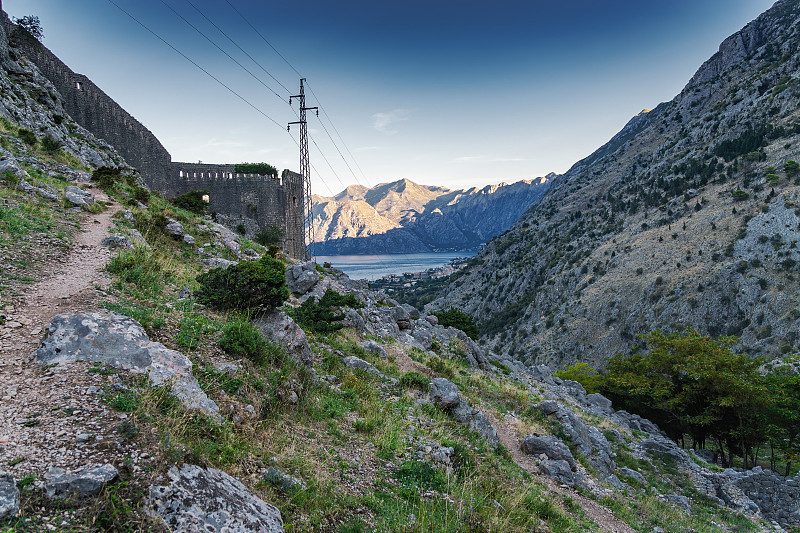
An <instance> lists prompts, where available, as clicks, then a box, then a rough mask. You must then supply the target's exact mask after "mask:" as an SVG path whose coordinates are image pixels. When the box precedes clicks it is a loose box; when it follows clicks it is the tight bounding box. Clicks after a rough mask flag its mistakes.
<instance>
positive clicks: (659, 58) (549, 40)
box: [3, 0, 772, 195]
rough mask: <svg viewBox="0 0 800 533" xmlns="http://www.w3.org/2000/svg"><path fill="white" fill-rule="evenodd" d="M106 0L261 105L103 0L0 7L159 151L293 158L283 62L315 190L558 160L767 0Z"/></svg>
mask: <svg viewBox="0 0 800 533" xmlns="http://www.w3.org/2000/svg"><path fill="white" fill-rule="evenodd" d="M114 1H115V2H116V3H117V4H119V6H120V7H122V8H124V9H125V10H127V11H129V12H130V13H131V14H132V15H134V16H135V17H136V18H138V19H139V20H140V21H141V22H143V23H144V24H145V25H147V26H148V27H149V28H150V29H151V30H152V31H154V32H156V33H158V34H159V35H161V36H162V37H163V38H165V39H166V40H167V41H169V42H170V43H171V44H172V45H173V46H175V48H177V49H179V50H180V51H181V52H183V53H184V54H186V55H187V56H188V57H190V58H191V59H192V60H194V61H195V62H197V63H198V64H199V65H201V66H202V67H203V68H205V69H206V70H208V71H209V72H210V73H211V74H213V75H214V76H215V77H217V78H219V79H220V80H222V81H223V82H224V83H225V84H227V85H228V86H230V87H231V88H233V89H234V90H235V91H236V92H237V93H239V94H240V95H241V96H242V97H243V98H245V99H246V100H248V101H249V102H251V103H252V104H253V105H255V106H256V107H257V108H258V109H259V110H260V112H261V113H263V114H265V115H267V116H268V117H269V119H268V118H265V117H264V116H263V115H262V114H260V113H259V112H256V111H254V110H253V108H252V107H250V106H248V105H247V104H245V103H244V102H242V100H240V99H239V98H238V97H236V96H234V95H233V94H231V93H230V92H229V91H228V90H226V89H225V88H223V87H222V86H220V85H219V84H217V82H215V81H214V80H212V79H211V78H209V77H208V76H207V75H206V74H204V73H203V72H201V71H200V70H199V69H198V68H197V67H195V66H194V65H192V64H191V63H189V62H188V61H186V60H185V59H184V58H183V57H181V56H180V55H179V54H177V53H176V52H175V51H173V50H172V49H170V48H169V47H168V46H166V45H165V44H164V43H162V42H161V41H159V40H158V39H157V38H156V37H154V36H153V35H152V34H150V33H149V32H148V31H147V30H145V29H143V28H142V27H141V26H139V25H138V24H137V23H136V22H134V21H133V20H131V19H130V18H129V17H128V16H126V15H125V14H124V13H123V12H122V11H120V10H119V9H118V8H117V7H115V6H114V5H113V4H112V3H111V2H110V1H109V0H71V1H69V2H65V1H64V0H4V1H3V8H4V10H5V11H6V12H8V13H9V15H11V16H16V17H21V16H24V15H29V14H34V15H37V16H39V17H40V19H41V22H42V25H43V27H44V32H45V38H44V44H45V45H46V46H47V47H48V48H50V49H51V50H53V51H54V52H55V53H56V55H58V56H59V57H60V58H61V59H62V60H64V61H65V62H66V63H67V64H68V65H69V66H70V67H71V68H72V69H73V70H75V71H76V72H79V73H81V74H86V75H87V76H89V77H90V78H91V79H92V80H93V81H94V82H95V83H97V84H98V85H99V86H100V87H101V88H102V89H103V90H104V91H105V92H107V93H108V94H109V95H110V96H111V97H113V98H114V99H115V100H116V101H117V102H119V103H120V104H121V105H122V106H123V107H125V108H126V109H127V110H128V111H129V112H130V113H131V114H132V115H134V116H135V117H136V118H137V119H139V120H140V121H141V122H142V123H144V124H145V125H146V126H147V127H148V128H150V129H151V130H152V131H153V132H154V133H155V134H156V136H158V138H159V139H160V140H161V142H162V143H163V144H164V145H165V146H166V148H167V149H168V150H169V151H170V153H171V154H172V156H173V159H174V160H176V161H204V162H213V163H225V162H241V161H266V162H269V163H271V164H273V165H275V166H277V167H278V168H291V169H293V170H297V169H298V167H299V164H298V159H299V155H298V150H297V145H296V144H295V140H293V138H294V139H296V137H297V130H296V129H295V128H293V131H292V134H291V135H289V134H288V133H287V132H286V129H285V124H286V123H287V122H289V121H292V120H296V117H295V115H294V114H293V111H292V109H291V108H290V107H289V105H288V96H289V94H290V92H291V93H292V94H296V91H297V90H298V85H299V75H298V72H299V73H300V74H302V75H303V76H305V77H306V78H307V79H308V86H309V87H310V89H311V90H312V91H313V95H309V99H308V102H307V105H309V106H314V105H321V106H322V108H323V110H324V112H323V113H321V116H320V118H319V119H317V117H315V116H313V115H312V116H310V117H309V130H310V132H311V135H312V138H313V140H314V142H312V144H311V162H312V165H313V167H314V168H313V170H312V191H313V192H314V193H316V194H323V195H330V194H333V193H336V192H338V191H339V190H341V189H343V188H344V187H345V186H347V185H350V184H353V183H356V182H358V183H361V184H363V185H366V186H373V185H376V184H378V183H382V182H388V181H394V180H397V179H400V178H408V179H411V180H413V181H416V182H419V183H424V184H429V185H443V186H446V187H450V188H462V187H471V186H483V185H487V184H490V183H498V182H501V181H506V182H511V181H516V180H519V179H523V178H532V177H537V176H542V175H545V174H547V173H548V172H551V171H553V172H563V171H565V170H567V169H568V168H569V167H570V166H571V165H572V164H573V163H574V162H575V161H577V160H579V159H581V158H582V157H585V156H586V155H588V154H589V153H591V152H592V151H594V150H595V149H596V148H598V147H599V146H600V145H601V144H603V143H604V142H606V141H607V140H608V139H609V138H611V137H612V136H613V135H614V134H615V133H616V132H617V131H619V129H620V128H622V126H624V125H625V123H626V122H627V121H628V120H629V119H630V118H631V117H632V116H633V115H635V114H636V113H638V112H639V111H641V110H642V109H643V108H653V107H655V106H656V105H658V103H659V102H662V101H666V100H670V99H672V98H673V97H674V96H675V95H676V94H677V93H678V92H680V90H681V89H682V88H683V86H684V85H685V84H686V82H687V81H688V80H689V78H690V77H691V76H692V74H693V73H694V72H695V71H696V70H697V68H698V67H699V66H700V65H701V64H702V62H703V61H705V60H706V59H708V58H709V57H710V56H711V55H712V54H713V53H714V52H715V51H716V50H717V48H718V46H719V44H720V42H722V40H723V39H724V38H725V37H727V36H728V35H730V34H732V33H734V32H735V31H737V30H739V29H740V28H741V27H742V26H744V25H745V24H746V23H748V22H749V21H750V20H752V19H754V18H755V17H756V16H757V15H758V14H759V13H761V12H762V11H764V10H766V9H767V8H769V7H770V6H771V4H772V1H771V0H770V1H766V0H670V1H669V2H667V1H664V0H662V1H658V2H655V1H651V0H639V1H632V0H606V1H604V2H598V1H597V0H560V1H540V0H528V1H519V0H498V1H493V2H488V1H482V2H478V1H471V0H460V1H455V0H427V1H420V0H405V1H403V2H396V1H388V0H377V1H364V0H357V1H349V0H343V1H340V2H333V1H330V0H328V1H320V0H307V1H305V2H302V3H300V2H289V1H285V0H284V1H280V2H278V1H272V0H267V1H262V0H214V1H211V0H114ZM190 1H191V4H193V5H194V6H196V7H197V8H198V9H199V11H200V12H202V13H203V14H204V15H205V16H207V17H208V18H209V19H211V20H213V21H214V23H215V24H216V25H217V26H219V27H220V28H221V29H222V30H224V31H225V32H226V33H227V34H228V35H229V36H230V37H231V38H232V39H233V40H234V41H235V42H236V44H238V45H239V46H240V47H241V48H243V49H244V50H245V51H246V52H247V53H248V54H249V55H250V56H252V57H253V58H255V59H256V61H257V62H258V65H256V64H255V63H253V62H252V61H251V60H250V59H249V58H248V57H247V56H246V55H245V54H243V53H242V52H241V51H240V50H239V49H238V48H237V47H236V46H235V45H234V44H232V43H231V41H229V40H228V39H227V38H226V37H224V36H223V35H222V34H221V33H219V31H218V30H217V29H215V28H214V26H212V25H211V24H209V22H208V21H207V20H206V19H205V18H204V17H203V16H202V15H201V14H200V13H199V12H198V11H197V10H195V9H194V8H193V7H192V5H191V4H190ZM228 2H230V4H232V5H233V6H235V8H236V9H238V10H239V12H240V13H242V14H243V15H244V16H245V17H246V19H247V21H248V22H249V23H250V24H252V25H253V26H254V27H255V28H257V29H258V31H259V32H260V33H261V34H262V35H263V36H264V37H265V38H266V39H267V40H268V42H269V43H270V44H271V45H272V46H273V47H274V48H275V49H277V50H278V52H280V54H281V56H283V58H282V57H281V56H279V55H278V54H276V53H275V51H274V50H273V49H272V48H271V47H270V46H269V45H268V44H267V43H266V42H265V41H264V40H262V39H261V37H259V35H258V34H257V33H256V32H255V31H254V30H253V29H252V28H251V27H250V26H249V25H248V23H247V22H245V21H244V20H243V19H242V18H241V17H240V16H239V15H238V14H237V13H236V12H235V11H234V10H233V9H232V8H231V5H229V3H228ZM167 6H171V7H172V8H173V9H174V10H175V11H177V12H179V13H180V14H181V15H182V16H183V17H185V18H186V19H187V20H189V21H190V22H191V23H192V24H194V25H195V26H196V27H197V28H199V29H200V30H201V32H202V33H203V34H204V35H206V36H207V37H208V38H209V39H211V40H213V41H214V42H215V43H217V45H218V46H219V47H221V48H223V49H224V50H225V51H226V52H227V53H228V54H230V55H231V56H233V57H234V58H235V59H236V60H237V61H239V62H240V63H241V64H242V65H244V66H245V67H247V69H248V70H250V72H252V74H254V75H255V77H256V78H258V80H260V81H258V80H257V79H254V77H253V76H251V75H250V74H248V73H247V72H245V71H244V70H242V69H241V68H240V67H239V66H237V65H236V63H234V62H233V61H232V60H230V59H229V58H228V57H226V56H225V55H224V54H223V53H222V52H220V51H219V50H218V49H217V48H216V47H214V46H213V45H211V44H210V43H209V42H208V41H207V40H206V39H204V37H202V36H201V35H200V34H199V33H198V32H196V31H195V30H194V29H192V28H191V27H190V26H189V25H187V24H186V23H185V22H184V21H183V20H181V19H180V18H179V17H178V16H176V15H175V13H173V11H171V10H170V9H169V8H168V7H167ZM284 58H285V59H286V60H287V61H288V64H287V61H284ZM259 65H260V66H259ZM262 67H263V69H264V70H262ZM295 70H296V71H297V72H296V71H295ZM264 71H267V72H269V74H271V75H272V76H274V77H275V78H276V79H277V80H278V81H279V82H280V84H279V83H276V82H275V81H274V80H273V79H272V78H271V77H269V76H268V75H267V74H266V73H265V72H264ZM265 85H266V86H268V87H265ZM307 92H308V91H307ZM275 93H277V95H276V94H275ZM315 96H316V97H317V98H318V101H317V98H315ZM296 108H297V106H296V105H295V107H294V109H296ZM270 119H272V120H270ZM273 121H274V122H273ZM323 125H324V126H325V128H327V130H328V133H329V134H330V137H332V138H333V140H334V141H335V143H336V145H337V146H338V150H337V146H334V145H333V144H332V142H331V140H330V138H329V136H328V134H327V133H326V131H325V129H324V128H323ZM340 136H341V138H340ZM342 139H343V142H342ZM340 152H341V154H342V155H340ZM342 156H343V157H342ZM351 156H352V157H351ZM326 159H327V161H326ZM353 159H355V162H354V161H353ZM345 161H347V163H345Z"/></svg>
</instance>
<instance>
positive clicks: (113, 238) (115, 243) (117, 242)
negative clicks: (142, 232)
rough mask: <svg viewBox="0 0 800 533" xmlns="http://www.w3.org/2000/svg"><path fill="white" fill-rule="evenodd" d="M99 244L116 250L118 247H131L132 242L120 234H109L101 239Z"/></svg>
mask: <svg viewBox="0 0 800 533" xmlns="http://www.w3.org/2000/svg"><path fill="white" fill-rule="evenodd" d="M100 244H102V245H103V246H106V247H108V248H110V249H112V250H117V249H119V248H123V249H124V248H133V243H132V242H131V241H129V240H128V239H126V238H125V237H122V236H121V235H109V236H108V237H106V238H105V239H103V240H102V241H101V242H100Z"/></svg>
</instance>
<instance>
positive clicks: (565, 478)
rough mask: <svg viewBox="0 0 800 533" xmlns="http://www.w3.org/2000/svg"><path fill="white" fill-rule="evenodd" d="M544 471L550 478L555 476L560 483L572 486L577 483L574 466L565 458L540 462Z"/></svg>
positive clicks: (540, 466)
mask: <svg viewBox="0 0 800 533" xmlns="http://www.w3.org/2000/svg"><path fill="white" fill-rule="evenodd" d="M539 468H541V469H542V473H543V474H544V475H546V476H547V477H549V478H553V479H555V480H556V481H558V482H559V483H563V484H565V485H569V486H572V485H574V484H575V474H574V473H573V470H574V468H572V466H571V465H570V464H569V462H568V461H565V460H563V459H545V460H544V461H542V462H541V463H539Z"/></svg>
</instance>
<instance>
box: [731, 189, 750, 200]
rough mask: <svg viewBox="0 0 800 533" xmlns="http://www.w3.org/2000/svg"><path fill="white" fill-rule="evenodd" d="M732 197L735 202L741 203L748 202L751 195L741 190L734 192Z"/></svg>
mask: <svg viewBox="0 0 800 533" xmlns="http://www.w3.org/2000/svg"><path fill="white" fill-rule="evenodd" d="M731 196H732V197H733V201H734V202H741V201H743V200H747V199H748V198H749V197H750V195H749V194H747V193H746V192H744V191H743V190H741V189H736V190H735V191H733V192H732V193H731Z"/></svg>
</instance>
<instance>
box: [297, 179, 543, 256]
mask: <svg viewBox="0 0 800 533" xmlns="http://www.w3.org/2000/svg"><path fill="white" fill-rule="evenodd" d="M553 176H554V174H551V175H549V176H547V177H544V178H537V179H534V180H522V181H518V182H516V183H513V184H510V185H509V184H505V183H501V184H499V185H489V186H486V187H483V188H480V189H478V188H476V187H474V188H472V189H468V190H458V191H451V190H449V189H446V188H444V187H432V186H426V185H419V184H417V183H414V182H412V181H410V180H407V179H403V180H399V181H396V182H392V183H384V184H380V185H377V186H375V187H373V188H372V189H367V188H365V187H363V186H360V185H353V186H350V187H348V188H347V189H345V190H344V191H342V192H341V193H339V194H337V195H336V196H333V197H323V196H314V197H313V200H314V235H315V239H316V242H317V244H316V252H317V253H318V254H322V255H325V254H330V255H336V254H360V253H409V252H428V251H444V250H459V251H460V250H470V249H476V248H477V247H479V246H480V245H481V244H483V243H484V242H486V241H487V240H489V239H490V238H492V237H494V236H495V235H497V234H499V233H501V232H503V231H505V230H506V229H508V228H509V227H511V225H512V224H513V223H514V222H515V221H516V220H517V218H519V216H520V215H521V214H522V213H523V212H524V211H525V209H527V208H528V207H529V206H531V205H532V204H534V203H536V202H537V201H538V200H539V199H540V198H541V197H542V195H543V194H544V193H545V192H546V191H547V189H548V187H549V184H550V180H551V179H552V178H553Z"/></svg>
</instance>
